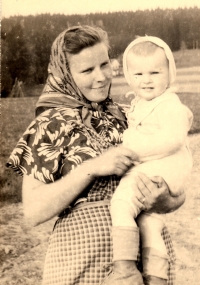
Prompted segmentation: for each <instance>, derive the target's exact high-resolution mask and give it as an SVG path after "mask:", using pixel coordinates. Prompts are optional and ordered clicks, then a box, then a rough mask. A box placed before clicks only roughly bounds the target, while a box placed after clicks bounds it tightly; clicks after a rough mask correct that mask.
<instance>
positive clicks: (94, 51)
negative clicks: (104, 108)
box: [68, 43, 112, 103]
mask: <svg viewBox="0 0 200 285" xmlns="http://www.w3.org/2000/svg"><path fill="white" fill-rule="evenodd" d="M68 60H69V67H70V71H71V74H72V76H73V79H74V81H75V83H76V85H77V86H78V88H79V89H80V91H81V92H82V94H83V95H84V96H85V97H86V98H87V99H88V100H89V101H91V102H96V103H99V102H102V101H104V100H105V99H106V98H107V97H108V90H109V87H110V84H111V79H112V70H111V65H110V60H109V57H108V49H107V47H106V45H105V44H104V43H98V44H96V45H95V46H93V47H88V48H85V49H83V50H82V51H81V52H79V53H78V54H75V55H69V56H68Z"/></svg>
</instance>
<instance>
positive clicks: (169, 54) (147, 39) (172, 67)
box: [123, 36, 176, 85]
mask: <svg viewBox="0 0 200 285" xmlns="http://www.w3.org/2000/svg"><path fill="white" fill-rule="evenodd" d="M142 42H152V43H154V44H156V45H157V46H158V47H161V48H163V50H164V52H165V55H166V57H167V59H168V61H169V85H172V84H173V83H174V81H175V79H176V65H175V61H174V57H173V54H172V51H171V49H170V48H169V46H168V45H167V44H166V43H165V42H164V41H163V40H161V39H160V38H157V37H151V36H145V37H139V38H137V39H135V40H134V41H132V42H131V43H130V44H129V45H128V46H127V48H126V50H125V52H124V55H123V69H124V76H125V78H126V80H127V82H128V84H129V85H130V79H129V74H128V68H127V55H128V53H129V51H130V50H131V48H132V47H133V46H135V45H137V44H139V43H142Z"/></svg>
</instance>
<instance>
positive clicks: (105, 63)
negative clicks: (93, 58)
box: [101, 61, 109, 67]
mask: <svg viewBox="0 0 200 285" xmlns="http://www.w3.org/2000/svg"><path fill="white" fill-rule="evenodd" d="M108 64H109V62H108V61H106V62H104V63H102V65H101V66H102V67H104V66H107V65H108Z"/></svg>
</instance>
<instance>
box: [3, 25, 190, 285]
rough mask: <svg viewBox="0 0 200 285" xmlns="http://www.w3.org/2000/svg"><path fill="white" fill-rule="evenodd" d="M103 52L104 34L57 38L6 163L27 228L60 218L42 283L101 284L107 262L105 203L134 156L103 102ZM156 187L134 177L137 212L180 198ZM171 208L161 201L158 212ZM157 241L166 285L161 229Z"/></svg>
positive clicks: (119, 114)
mask: <svg viewBox="0 0 200 285" xmlns="http://www.w3.org/2000/svg"><path fill="white" fill-rule="evenodd" d="M108 50H109V44H108V39H107V34H106V33H105V32H104V31H102V30H101V29H98V28H92V27H89V26H78V27H72V28H70V29H68V30H65V31H64V32H63V33H61V34H60V35H59V36H58V37H57V38H56V40H55V41H54V43H53V45H52V50H51V57H50V63H49V67H48V78H47V82H46V85H45V88H44V90H43V93H42V95H41V96H40V98H39V101H38V103H37V108H36V114H37V117H36V119H35V120H34V121H33V122H32V123H31V124H30V126H29V127H28V128H27V130H26V132H25V133H24V135H23V137H22V138H21V139H20V141H19V142H18V144H17V146H16V148H15V149H14V151H13V152H12V154H11V156H10V159H9V161H8V166H10V167H12V168H14V169H15V170H16V171H17V172H18V173H19V174H21V175H23V176H24V177H23V187H22V191H23V204H24V213H25V216H26V217H27V218H28V219H29V221H30V223H31V224H33V225H38V224H40V223H43V222H45V221H47V220H49V219H51V218H52V217H55V216H59V218H58V220H57V222H56V224H55V226H54V229H53V232H52V235H51V237H50V242H49V247H48V251H47V255H46V260H45V268H44V276H43V284H59V285H62V284H63V285H64V284H68V285H70V284H71V285H72V284H87V285H89V284H100V283H101V282H102V280H103V279H104V277H105V276H106V275H107V267H108V265H109V264H110V263H111V261H112V244H111V239H110V227H111V218H110V213H109V200H110V199H111V197H112V194H113V192H114V190H115V188H116V187H117V185H118V183H119V180H120V176H122V175H123V174H124V173H125V172H126V171H127V170H128V169H129V168H130V167H131V166H132V165H133V160H134V158H135V154H134V153H133V152H132V151H130V150H128V149H126V148H124V147H122V146H121V145H120V143H121V142H122V141H121V139H122V134H123V131H124V129H125V128H126V119H125V117H124V113H123V111H122V110H121V109H120V108H119V107H118V106H117V105H116V104H114V103H113V101H112V99H111V98H110V96H109V93H110V86H111V73H112V72H111V66H110V60H109V56H108ZM118 145H119V146H118ZM116 146H117V147H116ZM156 181H157V182H160V184H162V186H161V187H160V188H159V189H158V188H157V186H156V184H154V183H153V182H152V181H151V180H149V179H148V178H147V177H146V176H144V175H142V174H141V175H140V176H139V177H138V178H137V183H138V188H139V190H140V191H138V193H137V195H136V197H137V199H136V200H137V201H135V203H137V205H138V207H140V208H141V209H147V210H150V209H151V210H152V211H156V212H158V211H160V208H159V204H160V203H162V202H163V201H166V200H168V201H170V203H171V204H173V207H172V208H173V210H174V209H177V208H178V207H179V206H181V205H182V204H183V202H184V199H185V197H184V195H182V196H179V197H177V198H173V197H171V196H170V195H169V190H168V188H167V186H166V184H165V182H164V181H163V180H162V178H155V182H156ZM152 190H153V191H152ZM152 193H153V194H152ZM162 208H163V205H162ZM172 208H169V207H168V204H167V203H166V207H165V212H169V211H171V210H172ZM163 237H164V240H165V243H166V246H167V249H168V252H169V255H170V258H171V263H170V265H171V266H170V267H169V284H173V272H172V270H173V263H174V252H173V248H172V244H171V240H170V236H169V234H168V232H167V229H165V230H164V232H163Z"/></svg>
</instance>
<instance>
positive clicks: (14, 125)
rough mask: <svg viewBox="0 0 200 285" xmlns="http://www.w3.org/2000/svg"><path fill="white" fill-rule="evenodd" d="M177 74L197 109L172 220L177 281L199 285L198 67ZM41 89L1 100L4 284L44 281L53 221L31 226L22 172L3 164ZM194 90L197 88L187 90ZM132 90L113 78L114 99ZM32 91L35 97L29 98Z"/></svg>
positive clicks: (0, 251) (0, 250)
mask: <svg viewBox="0 0 200 285" xmlns="http://www.w3.org/2000/svg"><path fill="white" fill-rule="evenodd" d="M198 70H199V69H198ZM178 74H179V75H180V76H178V78H179V79H180V82H185V85H184V84H183V85H184V86H185V87H184V88H185V89H184V90H186V92H180V93H178V95H179V97H180V99H181V101H182V102H183V103H184V104H186V105H187V106H188V107H189V108H190V109H191V110H192V112H193V114H194V123H193V126H192V129H191V132H190V141H191V146H192V152H193V155H194V169H193V173H192V178H191V180H190V182H189V184H188V189H187V192H188V195H187V200H186V203H185V204H184V206H183V207H181V209H179V210H178V211H177V212H175V213H173V214H171V215H169V217H168V220H169V229H170V233H171V235H172V238H173V240H174V245H175V249H176V251H177V255H178V266H177V285H179V284H183V285H197V284H199V280H200V270H199V258H200V242H199V236H200V232H199V229H200V221H199V220H198V217H200V193H199V187H200V178H199V173H200V162H199V155H200V92H199V89H198V88H199V78H200V77H199V75H200V71H197V72H196V71H195V72H194V71H192V70H191V69H180V70H179V72H178ZM193 75H194V77H193ZM181 76H185V77H181ZM184 78H187V84H190V86H189V87H190V88H189V89H187V86H186V81H185V79H184ZM190 79H191V81H190ZM41 89H42V86H37V88H35V87H27V91H28V95H29V97H25V98H10V99H9V98H7V99H2V100H1V104H2V116H1V128H2V131H1V154H0V162H1V165H0V166H1V167H0V177H1V180H0V189H1V193H0V201H1V202H0V206H1V246H0V264H1V265H2V272H1V274H2V275H1V282H0V283H1V284H2V285H8V284H9V285H10V284H11V285H12V284H13V285H18V284H23V285H26V284H27V285H28V284H31V285H34V284H40V281H41V274H42V264H43V262H44V255H45V251H46V247H47V240H48V236H49V234H50V232H51V228H52V225H53V221H50V222H48V223H45V224H43V225H41V226H39V227H37V228H34V229H33V228H30V227H29V226H28V225H26V224H25V223H24V221H23V213H22V204H21V203H20V202H21V181H22V180H21V177H18V176H17V175H16V174H15V173H13V172H12V171H11V170H10V169H7V168H5V163H6V160H7V158H8V156H9V154H10V152H11V151H12V149H13V148H14V146H15V144H16V142H17V141H18V139H19V138H20V136H21V135H22V133H23V131H24V130H25V129H26V127H27V125H28V124H29V123H30V122H31V121H32V119H33V118H34V106H35V103H36V101H37V96H36V95H37V94H39V93H40V91H41ZM190 90H193V92H189V91H190ZM128 91H129V87H128V86H127V85H126V84H124V79H123V78H121V77H119V78H114V80H113V86H112V96H113V98H114V100H115V101H117V102H119V103H121V104H129V102H130V98H129V99H127V98H125V94H126V92H128ZM194 91H195V92H194ZM31 95H34V96H33V97H30V96H31Z"/></svg>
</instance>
